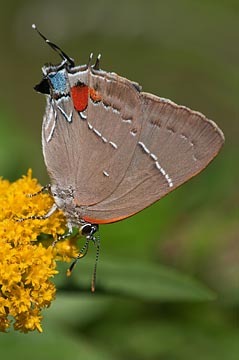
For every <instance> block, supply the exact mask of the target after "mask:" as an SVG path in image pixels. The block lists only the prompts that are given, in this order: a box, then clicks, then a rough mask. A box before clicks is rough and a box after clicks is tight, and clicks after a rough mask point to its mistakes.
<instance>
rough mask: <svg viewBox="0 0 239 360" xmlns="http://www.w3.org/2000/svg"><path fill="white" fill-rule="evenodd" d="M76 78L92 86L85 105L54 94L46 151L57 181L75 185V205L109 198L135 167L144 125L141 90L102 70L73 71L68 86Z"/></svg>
mask: <svg viewBox="0 0 239 360" xmlns="http://www.w3.org/2000/svg"><path fill="white" fill-rule="evenodd" d="M76 79H78V80H79V79H80V80H81V81H82V82H83V83H84V85H83V86H87V89H88V100H87V106H86V109H85V110H84V111H82V112H79V111H76V110H75V109H74V103H73V101H72V97H70V96H68V97H62V98H61V99H60V100H57V101H56V100H54V99H51V98H49V100H48V107H47V112H46V115H45V119H44V122H43V137H42V138H43V153H44V158H45V162H46V165H47V169H48V171H49V174H50V176H51V179H52V181H53V182H54V183H56V184H58V186H59V187H60V188H65V187H72V188H73V189H74V198H75V202H76V204H77V205H81V206H83V205H86V206H89V205H91V204H96V203H99V202H101V201H103V200H104V199H106V198H108V197H109V196H110V195H111V194H112V193H113V192H114V190H115V189H116V188H117V186H118V185H119V183H120V182H121V181H122V179H123V177H124V175H125V173H126V171H127V168H128V167H129V165H130V162H131V159H132V157H133V155H134V151H135V148H136V146H137V142H138V138H139V135H140V129H141V123H140V121H139V120H140V112H141V109H140V104H141V102H140V92H139V91H138V90H137V89H136V87H135V85H134V84H133V83H131V82H130V81H129V80H127V79H124V78H121V77H119V76H117V75H115V74H111V73H106V72H103V71H93V70H91V69H89V70H88V71H87V72H86V71H84V72H82V74H81V73H79V74H74V75H72V76H71V77H69V88H72V87H73V86H74V85H75V84H77V82H76ZM78 100H79V101H81V99H80V98H79V99H78ZM84 101H85V100H84Z"/></svg>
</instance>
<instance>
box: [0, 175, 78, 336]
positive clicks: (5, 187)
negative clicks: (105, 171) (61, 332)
mask: <svg viewBox="0 0 239 360" xmlns="http://www.w3.org/2000/svg"><path fill="white" fill-rule="evenodd" d="M40 189H41V186H40V185H39V184H38V183H37V180H36V179H33V178H32V172H31V170H29V171H28V174H27V176H23V178H21V179H19V180H17V181H15V182H13V183H10V182H9V181H7V180H2V179H0V331H3V332H4V331H6V330H7V329H8V328H9V327H10V325H11V319H13V325H14V329H15V330H19V331H21V332H28V331H33V330H38V331H39V332H42V327H41V319H42V316H41V310H42V309H43V308H46V307H49V306H50V304H51V301H52V300H53V299H54V297H55V292H56V289H55V285H54V284H53V283H52V282H51V281H50V278H51V277H53V276H54V275H55V274H56V273H57V270H56V260H59V259H60V260H63V261H69V260H70V259H71V258H72V257H74V256H76V255H77V248H76V246H75V243H74V242H73V241H72V240H71V239H70V240H65V241H62V242H59V243H57V245H56V247H54V248H53V247H52V246H51V243H48V244H47V246H46V245H45V246H43V243H42V242H41V241H40V239H41V234H49V235H51V236H52V238H53V239H56V237H57V234H63V233H64V232H65V228H66V223H65V218H64V216H63V214H62V213H61V212H60V211H56V212H55V213H54V214H53V215H52V216H51V217H50V218H49V219H46V220H25V221H22V222H19V221H17V220H16V219H17V218H19V219H21V218H25V217H29V216H32V215H43V214H45V213H46V212H47V211H48V210H49V209H50V207H51V206H52V204H53V199H52V197H51V196H50V195H49V194H44V193H41V194H39V195H37V196H34V197H29V196H27V195H28V194H33V193H36V192H37V191H39V190H40ZM52 241H53V240H52Z"/></svg>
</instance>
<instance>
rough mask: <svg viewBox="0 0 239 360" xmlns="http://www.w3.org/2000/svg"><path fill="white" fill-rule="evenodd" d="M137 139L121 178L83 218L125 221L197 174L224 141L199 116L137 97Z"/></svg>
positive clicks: (210, 123)
mask: <svg viewBox="0 0 239 360" xmlns="http://www.w3.org/2000/svg"><path fill="white" fill-rule="evenodd" d="M140 122H141V124H142V127H141V134H140V137H139V139H138V141H137V146H136V149H135V152H134V156H133V158H132V160H131V163H130V166H129V167H128V168H127V171H126V172H125V175H124V178H123V179H122V181H121V182H120V184H119V185H118V187H117V188H116V189H115V190H114V192H113V193H112V194H111V195H110V196H109V197H108V198H107V199H105V200H103V201H101V202H99V203H98V204H95V205H93V206H90V207H88V208H86V209H85V214H84V218H85V219H86V220H87V221H91V222H97V223H109V222H114V221H118V220H121V219H123V218H126V217H128V216H131V215H133V214H135V213H137V212H139V211H141V210H142V209H144V208H145V207H147V206H149V205H151V204H152V203H154V202H155V201H157V200H159V199H160V198H162V197H163V196H165V195H166V194H168V193H169V192H171V191H172V190H174V189H175V188H177V187H178V186H180V185H181V184H183V183H184V182H185V181H187V180H189V179H190V178H191V177H193V176H195V175H196V174H198V173H199V172H200V171H202V170H203V169H204V168H205V167H206V166H207V165H208V164H209V162H210V161H212V159H213V158H214V157H215V156H216V155H217V153H218V151H219V150H220V148H221V146H222V145H223V142H224V136H223V133H222V131H221V130H220V129H219V128H218V127H217V125H216V124H215V123H214V122H213V121H211V120H208V119H207V118H206V117H205V116H204V115H202V114H201V113H199V112H195V111H192V110H190V109H188V108H186V107H183V106H178V105H176V104H175V103H173V102H171V101H170V100H166V99H162V98H159V97H156V96H154V95H151V94H147V93H141V114H140Z"/></svg>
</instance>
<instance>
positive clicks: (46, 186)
mask: <svg viewBox="0 0 239 360" xmlns="http://www.w3.org/2000/svg"><path fill="white" fill-rule="evenodd" d="M50 191H51V185H50V184H47V185H45V186H43V187H42V188H41V189H40V190H39V191H37V192H35V193H33V194H27V197H29V198H32V197H34V196H37V195H40V194H42V193H44V192H50Z"/></svg>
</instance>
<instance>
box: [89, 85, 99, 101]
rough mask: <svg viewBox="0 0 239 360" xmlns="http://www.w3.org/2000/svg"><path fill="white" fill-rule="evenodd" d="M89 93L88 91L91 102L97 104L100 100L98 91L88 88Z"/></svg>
mask: <svg viewBox="0 0 239 360" xmlns="http://www.w3.org/2000/svg"><path fill="white" fill-rule="evenodd" d="M89 91H90V97H91V99H92V100H93V101H95V102H97V101H101V100H102V98H101V96H100V94H99V93H98V91H96V90H95V89H93V88H90V89H89Z"/></svg>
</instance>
